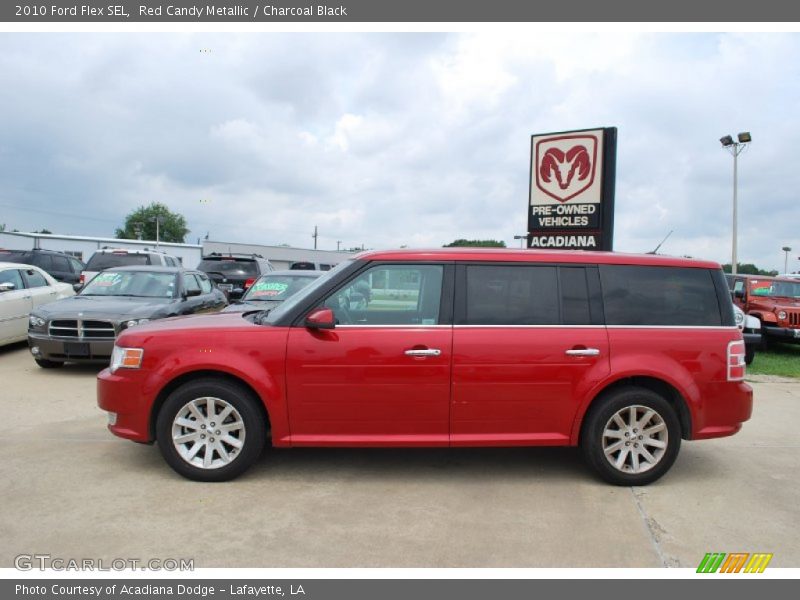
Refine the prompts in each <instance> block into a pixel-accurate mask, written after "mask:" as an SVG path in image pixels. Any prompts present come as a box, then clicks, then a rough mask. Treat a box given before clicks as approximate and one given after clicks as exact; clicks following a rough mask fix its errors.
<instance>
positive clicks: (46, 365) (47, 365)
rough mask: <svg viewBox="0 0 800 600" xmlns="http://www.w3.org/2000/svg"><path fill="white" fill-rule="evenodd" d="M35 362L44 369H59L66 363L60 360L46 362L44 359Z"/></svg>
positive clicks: (36, 359)
mask: <svg viewBox="0 0 800 600" xmlns="http://www.w3.org/2000/svg"><path fill="white" fill-rule="evenodd" d="M33 360H35V361H36V364H37V365H39V366H40V367H42V368H43V369H59V368H61V367H63V366H64V363H63V362H61V361H58V360H46V359H44V358H34V359H33Z"/></svg>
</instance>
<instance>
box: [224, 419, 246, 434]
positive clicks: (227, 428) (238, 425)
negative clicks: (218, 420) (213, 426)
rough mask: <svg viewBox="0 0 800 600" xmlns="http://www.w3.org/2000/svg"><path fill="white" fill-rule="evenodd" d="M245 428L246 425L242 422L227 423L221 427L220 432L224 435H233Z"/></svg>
mask: <svg viewBox="0 0 800 600" xmlns="http://www.w3.org/2000/svg"><path fill="white" fill-rule="evenodd" d="M243 428H244V423H242V422H241V421H237V422H235V423H226V424H225V425H221V426H219V430H220V431H221V432H222V433H231V432H233V431H239V430H240V429H243Z"/></svg>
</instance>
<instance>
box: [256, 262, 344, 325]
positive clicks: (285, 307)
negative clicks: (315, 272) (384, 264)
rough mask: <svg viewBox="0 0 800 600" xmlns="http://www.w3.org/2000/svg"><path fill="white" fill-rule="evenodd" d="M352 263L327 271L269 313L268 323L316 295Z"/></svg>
mask: <svg viewBox="0 0 800 600" xmlns="http://www.w3.org/2000/svg"><path fill="white" fill-rule="evenodd" d="M352 263H353V259H350V260H345V261H342V262H340V263H339V264H338V265H336V266H335V267H334V268H333V269H331V270H330V271H325V272H324V273H323V274H322V275H321V276H320V277H318V278H317V279H314V280H313V282H312V283H310V284H309V285H307V286H306V287H304V288H303V289H302V290H300V291H299V292H298V293H296V294H295V295H294V296H292V297H291V298H289V299H288V300H287V301H286V302H284V303H282V304H281V305H280V306H278V307H277V308H274V309H272V311H271V312H270V313H269V317H268V318H267V321H269V322H274V321H277V320H278V319H280V318H281V317H282V316H283V315H285V314H286V313H287V312H289V311H291V310H292V309H293V308H294V307H295V306H297V305H298V304H300V303H302V302H303V301H304V300H305V299H306V298H307V297H308V296H310V295H312V294H314V292H315V291H316V290H318V289H319V288H320V287H322V286H323V285H325V282H326V281H328V280H329V279H330V278H331V277H333V276H334V275H335V274H336V273H338V272H339V271H340V270H342V269H344V268H346V267H347V266H349V265H350V264H352Z"/></svg>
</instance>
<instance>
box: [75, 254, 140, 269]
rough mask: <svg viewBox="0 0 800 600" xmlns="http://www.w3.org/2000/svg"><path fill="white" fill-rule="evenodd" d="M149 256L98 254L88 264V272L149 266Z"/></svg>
mask: <svg viewBox="0 0 800 600" xmlns="http://www.w3.org/2000/svg"><path fill="white" fill-rule="evenodd" d="M149 264H151V263H150V256H148V255H147V254H128V253H125V254H121V253H120V254H115V253H113V252H96V253H95V254H94V255H92V258H90V259H89V262H88V263H86V270H87V271H103V270H105V269H110V268H113V267H129V266H132V265H149Z"/></svg>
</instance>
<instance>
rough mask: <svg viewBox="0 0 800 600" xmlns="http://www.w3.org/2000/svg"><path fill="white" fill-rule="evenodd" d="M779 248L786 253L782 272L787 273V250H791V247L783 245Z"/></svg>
mask: <svg viewBox="0 0 800 600" xmlns="http://www.w3.org/2000/svg"><path fill="white" fill-rule="evenodd" d="M781 250H783V251H784V252H785V253H786V255H785V256H784V258H783V272H784V273H788V272H789V252H791V251H792V249H791V248H789V246H784V247H783V248H781Z"/></svg>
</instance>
